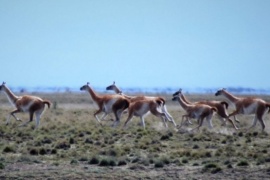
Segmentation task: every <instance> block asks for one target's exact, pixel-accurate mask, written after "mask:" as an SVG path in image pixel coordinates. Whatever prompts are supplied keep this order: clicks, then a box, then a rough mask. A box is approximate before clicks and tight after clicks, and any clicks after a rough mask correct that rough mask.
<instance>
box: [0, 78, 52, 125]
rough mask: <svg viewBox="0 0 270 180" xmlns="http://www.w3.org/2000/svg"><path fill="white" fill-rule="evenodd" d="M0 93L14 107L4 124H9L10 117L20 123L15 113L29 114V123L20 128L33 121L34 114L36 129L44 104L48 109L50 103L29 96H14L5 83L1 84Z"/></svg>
mask: <svg viewBox="0 0 270 180" xmlns="http://www.w3.org/2000/svg"><path fill="white" fill-rule="evenodd" d="M0 91H3V92H4V93H5V94H6V96H7V98H8V100H9V102H10V103H11V104H12V105H14V106H15V107H16V109H15V110H13V111H12V112H10V114H9V116H8V118H7V121H6V124H9V120H10V117H11V116H13V117H14V118H15V119H16V120H17V121H21V120H20V119H19V118H17V117H16V116H15V114H16V113H19V112H29V115H30V118H29V121H27V122H25V123H23V124H22V125H20V126H25V125H27V124H28V123H29V122H31V121H32V120H33V116H34V114H35V116H36V126H35V128H36V129H37V128H38V126H39V121H40V116H41V115H42V113H43V111H44V109H45V104H46V105H47V106H48V108H50V104H51V103H50V102H49V101H48V100H43V99H41V98H39V97H36V96H30V95H24V96H16V95H15V94H14V93H13V92H12V91H11V90H10V89H9V88H8V87H7V86H6V83H5V82H3V84H2V85H1V86H0Z"/></svg>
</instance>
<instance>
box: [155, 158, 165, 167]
mask: <svg viewBox="0 0 270 180" xmlns="http://www.w3.org/2000/svg"><path fill="white" fill-rule="evenodd" d="M163 167H164V163H163V162H162V161H160V160H158V161H156V162H155V168H163Z"/></svg>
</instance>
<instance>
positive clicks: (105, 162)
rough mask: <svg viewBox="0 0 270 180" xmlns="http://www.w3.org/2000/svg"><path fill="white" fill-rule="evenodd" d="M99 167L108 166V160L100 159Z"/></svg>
mask: <svg viewBox="0 0 270 180" xmlns="http://www.w3.org/2000/svg"><path fill="white" fill-rule="evenodd" d="M99 166H110V161H109V160H108V159H102V160H101V161H100V163H99Z"/></svg>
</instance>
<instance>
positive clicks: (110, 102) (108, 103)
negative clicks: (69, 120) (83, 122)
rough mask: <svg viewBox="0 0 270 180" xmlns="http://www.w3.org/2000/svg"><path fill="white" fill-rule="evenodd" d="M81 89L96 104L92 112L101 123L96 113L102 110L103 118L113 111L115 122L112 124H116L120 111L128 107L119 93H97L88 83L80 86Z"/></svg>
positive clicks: (125, 100)
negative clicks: (95, 108)
mask: <svg viewBox="0 0 270 180" xmlns="http://www.w3.org/2000/svg"><path fill="white" fill-rule="evenodd" d="M80 90H81V91H83V90H85V91H88V92H89V94H90V96H91V98H92V100H93V101H94V102H95V103H96V104H97V106H98V108H99V109H98V110H97V111H96V112H95V113H94V116H95V118H96V120H97V121H98V122H99V123H100V124H101V121H100V120H99V118H98V116H97V115H98V114H99V113H101V112H104V114H103V115H102V117H101V120H103V119H104V118H105V117H106V116H107V115H108V114H109V113H111V112H113V113H114V116H115V122H114V124H113V126H116V125H117V124H118V123H119V121H120V118H121V114H122V112H123V111H124V110H125V109H126V108H128V106H129V101H128V100H127V99H126V98H124V97H123V96H121V95H118V94H115V95H98V94H96V93H95V92H94V90H93V89H92V88H91V87H90V86H89V83H87V84H86V85H84V86H82V87H81V88H80Z"/></svg>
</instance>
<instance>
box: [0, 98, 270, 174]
mask: <svg viewBox="0 0 270 180" xmlns="http://www.w3.org/2000/svg"><path fill="white" fill-rule="evenodd" d="M37 95H38V96H40V97H42V98H44V99H49V100H51V102H52V107H51V109H47V110H46V111H45V113H44V114H43V117H42V119H41V122H40V126H39V128H38V129H37V130H34V127H35V123H34V122H33V123H30V124H29V125H28V126H26V127H18V125H19V124H20V123H21V122H16V121H15V120H14V119H11V124H10V125H8V126H6V125H5V121H6V117H7V115H8V113H9V112H10V111H11V110H12V107H11V106H10V104H9V102H8V101H7V99H6V97H5V95H4V94H0V102H1V104H0V119H1V121H0V122H1V123H0V137H1V141H0V152H1V154H0V179H97V178H102V179H109V178H110V179H269V178H270V143H269V130H270V123H269V119H270V115H269V114H267V116H266V118H265V123H266V129H265V132H261V128H260V126H259V124H257V126H256V128H254V129H252V130H251V131H249V132H246V131H245V129H246V128H248V127H249V126H250V125H251V123H252V120H253V116H242V115H238V116H237V117H238V119H239V120H240V124H236V125H237V126H238V127H240V128H241V130H238V131H236V130H234V129H233V127H232V126H231V125H230V124H229V123H227V126H226V127H224V126H221V123H220V120H218V119H217V117H215V116H214V118H213V125H214V128H213V129H208V126H207V124H206V123H207V122H205V123H204V126H203V127H202V128H201V129H200V131H195V132H192V133H189V132H188V131H187V130H189V129H191V128H192V127H195V126H196V125H197V123H196V122H195V121H194V120H193V121H192V122H193V125H189V126H186V127H184V129H181V130H180V131H178V130H177V129H175V127H174V126H173V124H171V123H169V124H168V125H169V127H168V128H167V129H166V128H165V127H164V126H163V124H162V122H161V121H160V119H159V118H157V117H155V116H153V115H149V116H147V117H146V118H145V122H146V129H145V130H144V129H143V127H142V126H140V125H139V122H140V121H139V119H138V118H136V117H134V118H133V119H132V121H130V122H129V124H128V125H127V127H126V128H124V129H122V126H123V123H124V121H125V120H126V118H127V114H124V115H123V116H122V118H121V123H120V125H119V126H118V127H115V128H112V127H111V125H112V123H113V122H112V121H111V120H110V118H113V116H110V117H107V120H105V121H103V126H100V125H99V124H98V123H97V121H96V120H95V118H94V117H93V113H94V111H95V109H96V107H95V105H93V103H92V100H91V99H90V97H89V94H86V93H52V94H37ZM154 95H156V94H154ZM159 95H161V94H159ZM163 97H165V98H166V99H167V101H168V103H167V108H168V111H169V112H170V113H171V115H172V116H173V117H174V119H175V121H176V123H177V124H179V123H180V121H181V116H182V115H183V114H184V111H183V109H181V108H180V106H179V104H178V103H176V102H172V101H171V98H172V97H171V96H170V95H163ZM187 97H188V98H189V100H190V101H200V100H205V99H209V100H210V99H218V100H221V99H222V98H218V97H215V96H214V95H212V94H211V95H210V94H209V95H187ZM261 98H262V99H264V100H266V101H268V102H270V98H269V97H268V96H261ZM231 111H232V109H229V112H231ZM18 117H20V118H21V119H23V121H27V120H28V119H27V118H28V115H27V114H18Z"/></svg>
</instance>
